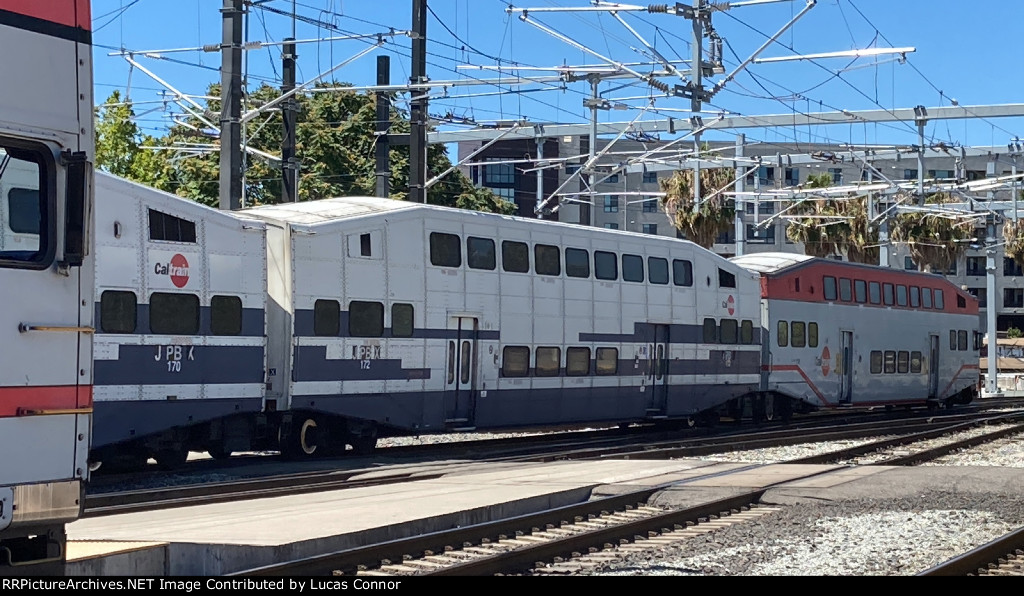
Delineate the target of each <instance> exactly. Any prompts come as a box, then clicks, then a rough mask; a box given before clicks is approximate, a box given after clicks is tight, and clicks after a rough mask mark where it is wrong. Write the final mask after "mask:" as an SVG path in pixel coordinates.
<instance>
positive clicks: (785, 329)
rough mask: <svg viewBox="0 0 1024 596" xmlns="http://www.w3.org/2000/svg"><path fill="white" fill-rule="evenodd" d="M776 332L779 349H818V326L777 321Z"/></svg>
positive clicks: (801, 322) (798, 322) (815, 324)
mask: <svg viewBox="0 0 1024 596" xmlns="http://www.w3.org/2000/svg"><path fill="white" fill-rule="evenodd" d="M777 330H778V331H777V332H776V333H775V335H776V337H777V338H778V343H779V347H780V348H785V347H794V348H803V347H808V348H816V347H818V324H817V323H804V322H803V321H792V322H789V321H779V324H778V327H777Z"/></svg>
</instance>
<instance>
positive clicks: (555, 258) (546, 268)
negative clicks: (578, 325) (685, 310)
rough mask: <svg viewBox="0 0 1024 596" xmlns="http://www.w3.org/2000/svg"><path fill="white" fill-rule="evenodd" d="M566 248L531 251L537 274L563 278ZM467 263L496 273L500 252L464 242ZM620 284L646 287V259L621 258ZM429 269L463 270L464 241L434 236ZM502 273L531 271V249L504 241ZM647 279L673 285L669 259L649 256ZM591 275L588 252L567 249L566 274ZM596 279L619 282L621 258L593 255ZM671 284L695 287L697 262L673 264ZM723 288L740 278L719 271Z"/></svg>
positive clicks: (484, 243)
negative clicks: (449, 268)
mask: <svg viewBox="0 0 1024 596" xmlns="http://www.w3.org/2000/svg"><path fill="white" fill-rule="evenodd" d="M561 253H562V249H561V248H559V247H557V246H553V245H550V244H535V245H534V246H533V264H534V271H535V272H536V273H537V274H538V275H552V276H559V275H561V274H562V257H561ZM466 261H467V263H466V264H467V265H469V268H470V269H481V270H484V271H494V270H495V269H497V250H496V247H495V243H494V240H492V239H490V238H477V237H473V236H469V237H468V238H466ZM621 262H622V280H623V281H631V282H637V283H643V281H644V279H645V275H644V258H643V257H642V256H640V255H628V254H624V255H622V259H621ZM430 264H431V265H436V266H438V267H461V266H462V239H461V238H460V237H459V236H457V235H455V234H444V233H441V232H431V233H430ZM501 268H502V270H503V271H506V272H508V273H529V272H530V246H529V245H528V244H526V243H525V242H515V241H512V240H504V241H502V243H501ZM646 273H647V275H646V279H647V281H648V282H650V283H652V284H659V285H667V284H668V283H669V262H668V259H663V258H659V257H647V272H646ZM590 274H591V260H590V252H589V251H587V250H585V249H582V248H566V249H565V275H566V276H568V277H578V278H582V279H589V278H590ZM593 274H594V278H595V279H599V280H605V281H616V280H618V279H619V255H617V254H616V253H613V252H607V251H601V250H595V251H594V260H593ZM671 274H672V283H673V284H674V285H677V286H692V285H693V263H692V262H690V261H688V260H686V259H672V271H671ZM718 283H719V287H723V288H735V287H736V276H735V275H734V274H732V273H729V272H728V271H723V270H721V269H719V270H718Z"/></svg>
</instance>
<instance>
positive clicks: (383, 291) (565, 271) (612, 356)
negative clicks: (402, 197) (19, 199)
mask: <svg viewBox="0 0 1024 596" xmlns="http://www.w3.org/2000/svg"><path fill="white" fill-rule="evenodd" d="M239 214H240V215H242V216H245V217H251V218H253V219H258V220H262V221H265V222H267V236H268V239H267V250H268V255H269V256H268V259H269V263H268V265H269V269H268V270H269V272H270V277H269V279H268V284H269V286H268V287H269V294H270V303H269V304H268V334H269V337H270V340H269V345H268V359H269V361H268V371H269V375H270V376H269V377H268V381H269V384H268V387H269V394H268V396H267V399H268V402H269V403H272V404H274V406H275V408H276V409H277V410H287V411H289V412H290V415H291V420H290V421H288V420H285V421H284V427H283V428H282V432H281V434H282V437H283V438H284V442H285V444H284V446H283V449H284V450H285V451H291V452H295V453H299V454H303V453H305V454H312V453H315V452H317V451H318V450H319V451H321V452H323V451H328V450H331V449H337V448H343V447H344V445H350V446H352V447H353V448H354V449H356V450H358V451H366V450H369V449H372V447H373V445H374V444H375V442H376V437H377V436H383V435H385V434H410V433H431V432H444V431H452V430H469V429H480V430H483V429H498V428H527V427H538V426H562V425H564V426H572V425H577V424H589V423H594V422H604V423H612V424H614V423H620V424H621V423H628V422H634V421H649V420H669V419H674V420H681V421H686V420H688V419H691V418H694V417H697V416H699V415H701V414H702V413H705V412H709V411H712V410H715V409H716V408H718V407H720V406H722V405H723V404H725V403H726V402H728V401H730V400H732V399H734V398H736V397H738V396H740V395H743V394H746V393H749V392H750V391H752V390H756V388H757V383H758V379H759V370H760V347H759V341H760V340H759V335H760V333H759V330H760V327H761V325H760V319H759V316H760V302H759V280H758V275H757V274H756V273H753V272H750V271H748V270H746V269H743V268H742V267H740V266H738V265H735V264H732V263H730V262H729V261H728V260H726V259H723V258H721V257H718V256H716V255H714V254H713V253H711V252H709V251H706V250H704V249H702V248H700V247H698V246H697V245H695V244H693V243H690V242H687V241H683V240H675V239H669V238H663V237H655V236H650V235H642V234H634V233H625V232H617V231H611V230H601V229H593V228H584V227H580V226H571V225H566V224H559V223H554V222H544V221H537V220H530V219H523V218H516V217H509V216H499V215H493V214H485V213H478V212H472V211H464V210H458V209H448V208H444V207H437V206H428V205H422V204H415V203H409V202H403V201H396V200H390V199H380V198H354V197H353V198H342V199H329V200H321V201H315V202H308V203H298V204H288V205H275V206H266V207H257V208H253V209H248V210H243V211H241V212H239Z"/></svg>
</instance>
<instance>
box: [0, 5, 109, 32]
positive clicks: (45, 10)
mask: <svg viewBox="0 0 1024 596" xmlns="http://www.w3.org/2000/svg"><path fill="white" fill-rule="evenodd" d="M0 10H6V11H9V12H14V13H18V14H21V15H25V16H27V17H32V18H34V19H40V20H43V21H49V22H51V23H57V24H60V25H66V26H68V27H77V28H80V29H85V30H86V31H91V30H92V16H91V14H90V12H89V2H88V0H0Z"/></svg>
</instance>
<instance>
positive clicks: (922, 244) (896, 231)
mask: <svg viewBox="0 0 1024 596" xmlns="http://www.w3.org/2000/svg"><path fill="white" fill-rule="evenodd" d="M954 202H957V201H956V199H954V197H953V196H952V195H950V194H949V193H947V192H937V193H934V194H931V195H929V196H928V197H926V198H925V205H933V206H941V205H943V204H945V203H954ZM973 232H974V222H973V220H971V219H962V218H958V217H956V216H955V214H951V215H948V216H947V215H943V214H941V213H935V212H926V211H921V212H914V213H903V214H901V215H899V216H897V217H896V218H895V219H894V221H893V226H892V239H893V241H894V242H903V243H906V244H907V245H908V246H909V247H910V256H911V257H912V258H913V259H914V262H915V263H918V264H919V265H922V266H923V267H924V268H925V270H926V271H946V270H947V269H949V268H950V266H952V264H953V263H955V262H956V261H957V260H958V259H959V258H960V256H962V255H963V254H964V252H966V250H967V241H968V240H969V239H970V237H971V235H972V234H973Z"/></svg>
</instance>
